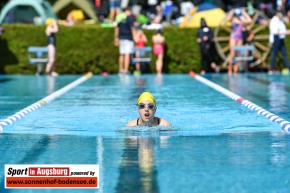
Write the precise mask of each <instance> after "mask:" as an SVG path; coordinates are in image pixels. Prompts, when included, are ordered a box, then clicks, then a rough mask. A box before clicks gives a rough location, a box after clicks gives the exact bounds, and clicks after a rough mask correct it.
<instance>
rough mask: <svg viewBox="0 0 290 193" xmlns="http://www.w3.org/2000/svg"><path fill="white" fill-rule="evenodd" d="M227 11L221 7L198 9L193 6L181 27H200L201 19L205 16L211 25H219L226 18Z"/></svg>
mask: <svg viewBox="0 0 290 193" xmlns="http://www.w3.org/2000/svg"><path fill="white" fill-rule="evenodd" d="M225 16H226V13H225V12H224V11H223V10H222V9H221V8H215V9H210V10H205V11H198V7H195V8H193V9H192V10H191V11H190V12H189V13H188V14H187V15H186V16H185V17H184V19H183V20H182V22H181V24H180V27H200V19H201V18H204V19H205V20H206V23H207V25H208V26H210V27H217V26H218V25H219V24H220V22H221V21H222V20H223V19H224V18H225Z"/></svg>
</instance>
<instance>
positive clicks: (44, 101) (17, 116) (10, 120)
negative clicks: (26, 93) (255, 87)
mask: <svg viewBox="0 0 290 193" xmlns="http://www.w3.org/2000/svg"><path fill="white" fill-rule="evenodd" d="M92 75H93V74H92V73H91V72H88V73H87V74H85V75H83V76H82V77H80V78H79V79H77V80H75V81H73V82H72V83H70V84H68V85H66V86H65V87H63V88H61V89H59V90H57V91H55V92H54V93H52V94H50V95H48V96H47V97H45V98H43V99H41V100H39V101H37V102H36V103H34V104H32V105H30V106H28V107H26V108H24V109H22V110H21V111H19V112H17V113H15V114H14V115H12V116H10V117H8V118H6V119H4V120H3V121H1V122H0V133H2V132H3V129H4V127H5V126H8V125H11V124H12V123H14V122H15V121H17V120H18V119H21V118H23V117H24V116H25V115H27V114H28V113H30V112H32V111H35V110H36V109H38V108H40V107H41V106H43V105H45V104H47V103H49V102H51V101H53V100H54V99H55V98H57V97H59V96H60V95H62V94H64V93H66V92H67V91H69V90H71V89H72V88H74V87H76V86H78V85H79V84H81V83H83V82H84V81H86V80H88V79H89V78H91V77H92Z"/></svg>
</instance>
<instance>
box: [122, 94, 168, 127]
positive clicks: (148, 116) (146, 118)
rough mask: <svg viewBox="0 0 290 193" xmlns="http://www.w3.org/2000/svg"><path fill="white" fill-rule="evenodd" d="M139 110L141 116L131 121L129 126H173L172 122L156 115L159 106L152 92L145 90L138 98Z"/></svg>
mask: <svg viewBox="0 0 290 193" xmlns="http://www.w3.org/2000/svg"><path fill="white" fill-rule="evenodd" d="M137 106H138V112H139V115H140V117H139V118H137V119H134V120H132V121H129V123H127V125H126V126H127V127H134V126H149V127H152V126H157V125H158V126H171V124H170V123H169V122H168V121H167V120H165V119H162V118H158V117H155V116H154V114H155V112H156V109H157V106H156V101H155V98H154V96H153V95H152V94H151V93H150V92H143V93H142V94H141V95H140V97H139V98H138V104H137Z"/></svg>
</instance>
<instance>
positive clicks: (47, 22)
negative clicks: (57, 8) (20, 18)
mask: <svg viewBox="0 0 290 193" xmlns="http://www.w3.org/2000/svg"><path fill="white" fill-rule="evenodd" d="M53 21H54V19H52V18H47V19H46V20H45V24H46V25H47V26H49V25H51V24H52V23H53Z"/></svg>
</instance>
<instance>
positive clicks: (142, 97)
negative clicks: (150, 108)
mask: <svg viewBox="0 0 290 193" xmlns="http://www.w3.org/2000/svg"><path fill="white" fill-rule="evenodd" d="M145 100H146V101H149V102H151V103H153V104H154V105H156V101H155V98H154V96H153V95H152V94H151V93H150V92H143V93H142V94H141V95H140V96H139V98H138V104H140V103H141V102H142V101H145Z"/></svg>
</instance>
